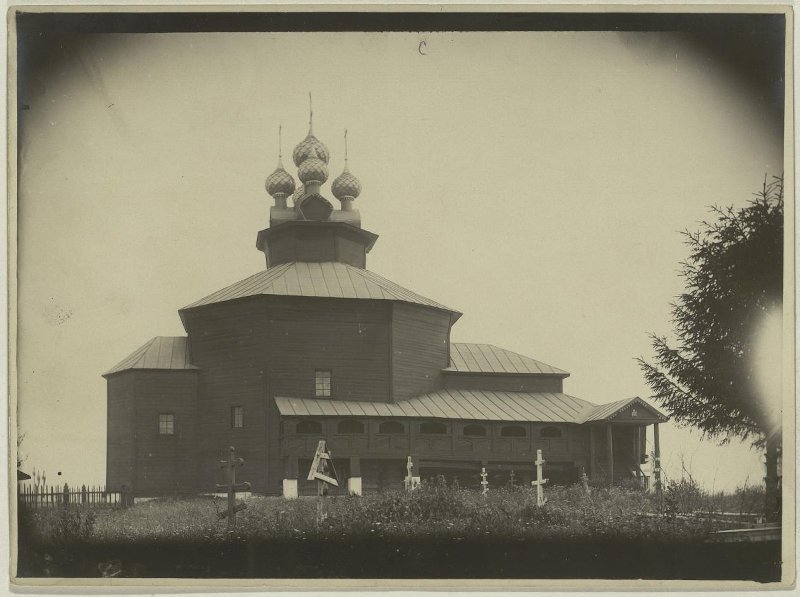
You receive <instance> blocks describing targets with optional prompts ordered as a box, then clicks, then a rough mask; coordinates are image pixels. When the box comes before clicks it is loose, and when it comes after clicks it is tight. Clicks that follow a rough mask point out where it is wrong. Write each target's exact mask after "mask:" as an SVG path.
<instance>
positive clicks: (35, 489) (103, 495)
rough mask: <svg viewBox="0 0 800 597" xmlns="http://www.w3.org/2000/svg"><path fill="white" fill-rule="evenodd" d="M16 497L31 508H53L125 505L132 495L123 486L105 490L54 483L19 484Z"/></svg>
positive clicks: (99, 487)
mask: <svg viewBox="0 0 800 597" xmlns="http://www.w3.org/2000/svg"><path fill="white" fill-rule="evenodd" d="M18 499H19V503H20V504H27V505H28V506H30V507H32V508H55V507H57V506H66V505H70V504H72V505H83V506H95V505H111V506H120V507H127V506H130V505H132V504H133V496H132V495H131V494H130V493H129V492H128V491H126V489H125V488H124V487H123V489H122V491H107V490H106V488H105V487H103V486H94V485H93V486H88V487H87V486H86V485H81V487H80V488H77V487H69V486H68V485H67V484H64V486H63V487H60V486H55V485H49V486H48V485H24V484H20V486H19V494H18Z"/></svg>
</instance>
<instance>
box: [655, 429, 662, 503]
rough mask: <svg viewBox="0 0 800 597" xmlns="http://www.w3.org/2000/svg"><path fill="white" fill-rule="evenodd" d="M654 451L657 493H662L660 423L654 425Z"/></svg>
mask: <svg viewBox="0 0 800 597" xmlns="http://www.w3.org/2000/svg"><path fill="white" fill-rule="evenodd" d="M653 450H654V452H655V462H654V463H653V468H654V474H655V477H656V492H659V491H661V445H660V444H659V442H658V423H655V424H654V425H653Z"/></svg>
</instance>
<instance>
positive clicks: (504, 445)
mask: <svg viewBox="0 0 800 597" xmlns="http://www.w3.org/2000/svg"><path fill="white" fill-rule="evenodd" d="M306 419H312V420H315V421H317V422H319V423H320V424H321V425H322V432H321V434H307V435H304V434H297V433H296V432H295V426H296V424H297V423H298V422H299V421H301V420H305V419H299V418H298V419H288V418H286V419H284V422H283V434H282V442H281V453H282V456H283V457H285V458H289V459H292V458H294V459H297V458H304V457H308V455H309V454H311V455H313V453H314V450H315V449H316V447H317V442H318V441H319V440H320V439H322V438H324V439H326V440H327V441H328V443H329V445H330V447H331V450H332V452H333V453H334V454H335V455H336V456H337V457H341V458H344V457H346V456H361V457H365V456H367V455H368V456H369V457H370V458H390V459H391V458H403V459H405V458H406V457H407V456H409V455H413V456H414V457H416V458H420V459H422V460H429V461H453V462H459V461H460V462H472V461H476V460H477V461H482V460H490V461H494V462H519V461H523V462H529V463H532V461H533V460H534V459H535V457H536V450H537V449H541V450H542V453H543V455H544V457H545V459H550V460H552V461H557V462H570V463H573V464H574V465H575V466H586V463H587V451H588V430H587V429H586V428H584V427H582V426H579V425H576V424H571V423H556V424H553V423H505V422H490V421H445V425H446V428H447V433H445V434H423V433H420V430H419V427H420V425H421V424H422V423H423V422H425V420H423V419H408V420H404V421H402V422H403V424H404V426H405V427H404V432H403V433H398V434H381V433H379V431H378V429H379V426H380V423H381V422H383V421H386V420H392V419H363V421H364V424H365V432H364V433H363V434H347V435H343V434H339V433H337V426H338V423H339V422H340V421H342V420H344V419H341V418H337V417H317V418H311V417H308V418H306ZM467 425H480V426H483V427H484V428H485V430H486V435H485V436H482V437H472V436H466V435H464V427H466V426H467ZM507 425H514V426H520V427H522V428H524V429H525V432H526V435H525V437H503V435H502V429H503V427H505V426H507ZM544 427H556V428H558V429H559V430H561V433H562V435H561V437H559V438H542V437H541V430H542V429H543V428H544ZM531 466H532V465H531Z"/></svg>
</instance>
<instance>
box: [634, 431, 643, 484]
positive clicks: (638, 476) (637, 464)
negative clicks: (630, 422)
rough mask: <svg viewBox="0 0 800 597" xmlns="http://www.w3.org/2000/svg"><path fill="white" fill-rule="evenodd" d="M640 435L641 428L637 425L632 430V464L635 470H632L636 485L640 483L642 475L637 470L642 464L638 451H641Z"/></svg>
mask: <svg viewBox="0 0 800 597" xmlns="http://www.w3.org/2000/svg"><path fill="white" fill-rule="evenodd" d="M641 433H642V426H641V425H637V426H636V427H634V428H633V464H634V466H635V467H636V468H634V469H633V473H634V475H635V477H636V481H637V482H638V483H641V482H642V475H641V473H640V472H639V468H640V465H641V462H642V455H641V452H640V450H641V449H642V442H641V439H640V437H641Z"/></svg>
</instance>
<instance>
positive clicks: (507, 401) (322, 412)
mask: <svg viewBox="0 0 800 597" xmlns="http://www.w3.org/2000/svg"><path fill="white" fill-rule="evenodd" d="M275 404H276V405H277V406H278V410H279V411H280V413H281V415H284V416H318V417H326V416H345V417H422V418H433V419H468V420H475V421H510V422H547V423H579V422H581V421H582V420H583V418H584V417H585V416H586V415H587V414H588V413H589V412H591V411H592V410H593V409H594V408H595V407H596V405H594V404H592V403H591V402H587V401H585V400H581V399H580V398H575V397H574V396H569V395H567V394H560V393H546V392H536V393H534V392H495V391H488V390H453V389H448V390H440V391H438V392H432V393H430V394H423V395H421V396H415V397H413V398H408V399H406V400H401V401H398V402H394V403H385V402H361V401H355V400H317V399H304V398H284V397H276V398H275Z"/></svg>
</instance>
